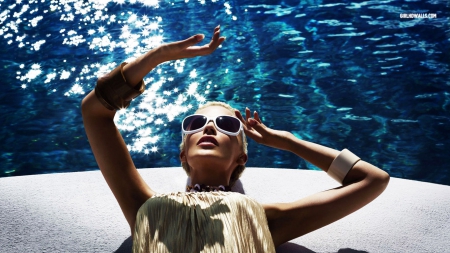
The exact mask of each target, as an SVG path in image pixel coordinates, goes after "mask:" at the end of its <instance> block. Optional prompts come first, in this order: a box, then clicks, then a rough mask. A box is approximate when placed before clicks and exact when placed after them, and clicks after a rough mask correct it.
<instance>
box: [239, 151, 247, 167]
mask: <svg viewBox="0 0 450 253" xmlns="http://www.w3.org/2000/svg"><path fill="white" fill-rule="evenodd" d="M247 160H248V156H247V154H245V153H242V154H241V155H240V156H239V157H238V160H237V164H239V165H245V163H246V162H247Z"/></svg>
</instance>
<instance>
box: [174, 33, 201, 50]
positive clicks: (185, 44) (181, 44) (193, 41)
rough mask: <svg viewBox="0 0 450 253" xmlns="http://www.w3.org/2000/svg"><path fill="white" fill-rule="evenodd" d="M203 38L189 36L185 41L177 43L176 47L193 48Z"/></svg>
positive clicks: (198, 35)
mask: <svg viewBox="0 0 450 253" xmlns="http://www.w3.org/2000/svg"><path fill="white" fill-rule="evenodd" d="M204 38H205V35H203V34H196V35H194V36H191V37H189V38H187V39H185V40H182V41H180V42H179V43H178V46H179V47H181V48H188V47H190V46H193V45H195V44H197V43H199V42H200V41H202V40H203V39H204Z"/></svg>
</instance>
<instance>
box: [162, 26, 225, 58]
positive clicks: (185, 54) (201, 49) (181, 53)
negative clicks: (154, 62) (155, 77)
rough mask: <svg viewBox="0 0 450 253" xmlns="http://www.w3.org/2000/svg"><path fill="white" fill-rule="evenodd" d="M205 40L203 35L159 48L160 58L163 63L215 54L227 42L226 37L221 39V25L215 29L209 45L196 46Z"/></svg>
mask: <svg viewBox="0 0 450 253" xmlns="http://www.w3.org/2000/svg"><path fill="white" fill-rule="evenodd" d="M204 38H205V36H204V35H203V34H197V35H194V36H192V37H190V38H188V39H185V40H181V41H176V42H172V43H168V44H164V45H161V46H160V48H159V50H160V56H161V58H162V60H163V61H171V60H178V59H183V58H192V57H196V56H203V55H208V54H211V53H212V52H214V51H215V50H216V49H217V47H219V46H220V44H222V42H223V41H225V37H220V25H219V26H217V27H216V28H214V35H213V37H212V39H211V41H210V42H209V44H206V45H203V46H195V45H196V44H197V43H199V42H201V41H202V40H203V39H204Z"/></svg>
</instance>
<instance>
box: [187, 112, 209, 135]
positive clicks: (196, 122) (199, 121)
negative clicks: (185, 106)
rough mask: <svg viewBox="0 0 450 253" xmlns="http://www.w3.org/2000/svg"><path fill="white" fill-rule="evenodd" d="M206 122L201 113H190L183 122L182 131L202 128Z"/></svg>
mask: <svg viewBox="0 0 450 253" xmlns="http://www.w3.org/2000/svg"><path fill="white" fill-rule="evenodd" d="M205 123H206V117H205V116H201V115H192V116H189V117H187V118H186V119H185V120H184V122H183V130H184V131H193V130H197V129H200V128H202V127H203V126H204V125H205Z"/></svg>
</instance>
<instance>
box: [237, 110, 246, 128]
mask: <svg viewBox="0 0 450 253" xmlns="http://www.w3.org/2000/svg"><path fill="white" fill-rule="evenodd" d="M234 114H235V115H236V117H237V118H238V119H239V120H240V121H241V122H242V124H244V126H245V120H244V117H242V114H241V112H240V111H239V110H234Z"/></svg>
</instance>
